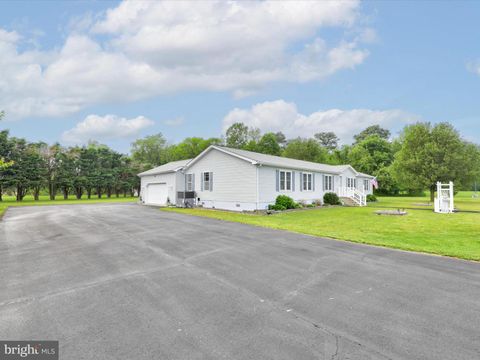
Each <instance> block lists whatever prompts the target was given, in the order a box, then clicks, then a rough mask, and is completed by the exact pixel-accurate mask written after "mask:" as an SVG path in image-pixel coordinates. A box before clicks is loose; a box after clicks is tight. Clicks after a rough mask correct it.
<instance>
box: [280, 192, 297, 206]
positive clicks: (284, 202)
mask: <svg viewBox="0 0 480 360" xmlns="http://www.w3.org/2000/svg"><path fill="white" fill-rule="evenodd" d="M275 205H277V206H283V207H284V208H285V209H296V208H297V207H298V205H297V203H296V202H295V201H294V200H293V199H292V198H291V197H289V196H287V195H278V196H277V198H276V199H275Z"/></svg>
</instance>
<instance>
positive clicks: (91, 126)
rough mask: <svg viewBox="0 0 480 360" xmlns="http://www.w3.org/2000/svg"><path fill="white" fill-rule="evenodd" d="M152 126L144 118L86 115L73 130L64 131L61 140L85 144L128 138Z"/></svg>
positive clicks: (150, 122) (151, 122)
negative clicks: (93, 141)
mask: <svg viewBox="0 0 480 360" xmlns="http://www.w3.org/2000/svg"><path fill="white" fill-rule="evenodd" d="M153 124H154V122H153V121H152V120H150V119H147V118H146V117H144V116H138V117H136V118H133V119H126V118H122V117H118V116H116V115H105V116H99V115H88V116H87V117H86V118H85V119H84V120H83V121H81V122H79V123H78V124H77V125H75V127H74V128H73V129H70V130H67V131H65V132H64V133H63V134H62V140H63V141H65V142H67V143H70V144H85V143H87V142H88V141H89V140H111V139H121V138H129V137H132V136H136V135H138V134H139V132H140V131H141V130H143V129H145V128H147V127H149V126H152V125H153Z"/></svg>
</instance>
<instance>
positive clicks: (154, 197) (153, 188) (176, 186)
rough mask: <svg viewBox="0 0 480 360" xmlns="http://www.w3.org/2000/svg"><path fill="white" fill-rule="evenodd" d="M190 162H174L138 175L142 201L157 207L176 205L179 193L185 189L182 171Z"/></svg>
mask: <svg viewBox="0 0 480 360" xmlns="http://www.w3.org/2000/svg"><path fill="white" fill-rule="evenodd" d="M189 161H190V160H181V161H174V162H171V163H168V164H165V165H162V166H158V167H156V168H154V169H151V170H148V171H145V172H143V173H141V174H138V176H140V181H141V188H140V199H141V201H142V202H143V203H144V204H146V205H156V206H166V205H168V204H169V203H170V204H176V202H177V192H178V191H183V189H184V188H185V177H184V176H183V174H182V172H181V170H182V169H183V167H184V166H185V165H186V164H187V163H188V162H189Z"/></svg>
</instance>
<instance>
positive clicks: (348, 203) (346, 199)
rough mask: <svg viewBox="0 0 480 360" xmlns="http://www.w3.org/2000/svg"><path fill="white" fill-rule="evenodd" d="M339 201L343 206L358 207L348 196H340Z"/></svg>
mask: <svg viewBox="0 0 480 360" xmlns="http://www.w3.org/2000/svg"><path fill="white" fill-rule="evenodd" d="M340 200H341V201H342V202H343V205H344V206H360V205H358V204H357V203H356V202H355V201H354V200H353V199H352V198H351V197H348V196H340Z"/></svg>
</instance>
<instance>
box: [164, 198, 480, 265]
mask: <svg viewBox="0 0 480 360" xmlns="http://www.w3.org/2000/svg"><path fill="white" fill-rule="evenodd" d="M471 196H472V193H468V192H462V193H459V194H458V195H457V197H456V199H455V205H456V207H457V208H459V209H461V210H470V211H471V210H478V211H480V199H478V198H477V199H472V197H471ZM428 202H429V199H428V198H427V197H381V198H379V201H378V203H373V204H369V206H368V207H364V208H359V207H325V208H320V209H315V210H303V211H296V212H286V213H280V214H276V215H252V214H243V213H235V212H228V211H219V210H207V209H176V208H168V209H164V210H165V211H175V212H179V213H183V214H189V215H196V216H205V217H210V218H215V219H221V220H226V221H234V222H240V223H245V224H250V225H256V226H263V227H268V228H273V229H281V230H289V231H293V232H298V233H303V234H309V235H315V236H320V237H328V238H333V239H339V240H347V241H353V242H359V243H365V244H372V245H379V246H386V247H391V248H396V249H403V250H410V251H418V252H426V253H432V254H438V255H446V256H453V257H458V258H462V259H469V260H480V213H468V212H464V213H462V212H461V213H455V214H435V213H434V212H433V210H432V207H431V206H422V205H420V204H426V203H428ZM385 208H390V209H398V208H402V209H403V208H404V209H406V210H407V211H408V215H406V216H379V215H376V214H375V210H379V209H385Z"/></svg>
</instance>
